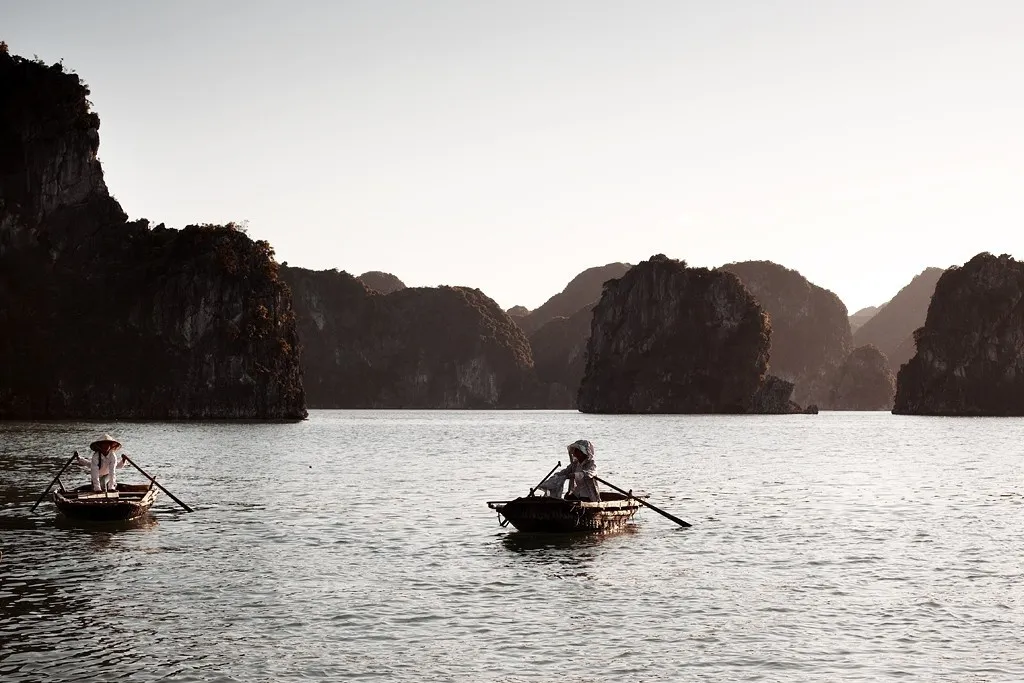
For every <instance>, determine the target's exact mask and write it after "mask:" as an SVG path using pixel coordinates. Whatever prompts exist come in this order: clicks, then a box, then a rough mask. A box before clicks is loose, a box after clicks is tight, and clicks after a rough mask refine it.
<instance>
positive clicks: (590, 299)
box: [517, 263, 630, 336]
mask: <svg viewBox="0 0 1024 683" xmlns="http://www.w3.org/2000/svg"><path fill="white" fill-rule="evenodd" d="M629 268H630V265H629V264H628V263H609V264H607V265H604V266H597V267H595V268H587V269H586V270H584V271H583V272H582V273H580V274H579V275H577V276H576V277H574V278H573V279H572V281H571V282H569V284H567V285H566V286H565V289H563V290H562V291H561V292H559V293H558V294H555V295H554V296H553V297H551V298H550V299H548V300H547V301H545V302H544V303H543V304H542V305H541V306H540V307H539V308H537V309H536V310H535V311H532V312H531V313H530V314H529V315H527V316H526V317H525V318H523V319H521V320H518V321H517V322H518V323H519V326H520V327H522V328H523V332H525V333H526V335H527V336H530V335H531V334H533V333H534V332H536V331H537V330H539V329H540V328H541V327H543V326H544V323H546V322H548V321H549V320H552V319H554V318H560V317H561V318H568V317H570V316H571V315H573V314H574V313H576V312H577V311H579V310H580V309H581V308H583V307H584V306H589V305H590V304H593V303H595V302H596V301H597V300H598V299H600V298H601V286H602V285H603V284H604V283H605V282H606V281H608V280H611V279H613V278H617V277H622V276H623V275H624V274H625V273H626V271H627V270H629Z"/></svg>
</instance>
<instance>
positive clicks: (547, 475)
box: [51, 460, 562, 498]
mask: <svg viewBox="0 0 1024 683" xmlns="http://www.w3.org/2000/svg"><path fill="white" fill-rule="evenodd" d="M561 466H562V461H561V460H559V461H558V464H557V465H555V466H554V467H552V468H551V472H554V471H555V470H557V469H558V468H559V467H561ZM551 472H548V473H547V474H545V475H544V478H543V479H541V480H540V484H543V483H544V482H546V481H547V480H548V477H550V476H551ZM540 484H537V485H536V486H534V487H533V488H532V489H530V495H528V496H527V498H533V492H534V491H536V490H537V489H538V488H540ZM51 486H52V484H51Z"/></svg>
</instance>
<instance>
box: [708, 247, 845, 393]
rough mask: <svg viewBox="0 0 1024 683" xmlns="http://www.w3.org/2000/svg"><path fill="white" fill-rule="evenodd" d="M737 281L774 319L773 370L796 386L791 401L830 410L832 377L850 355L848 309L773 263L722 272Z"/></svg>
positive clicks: (735, 265)
mask: <svg viewBox="0 0 1024 683" xmlns="http://www.w3.org/2000/svg"><path fill="white" fill-rule="evenodd" d="M721 269H722V270H725V271H728V272H730V273H733V274H734V275H736V276H737V277H738V278H739V279H740V281H741V282H743V285H744V286H745V287H746V288H747V290H748V291H750V293H751V294H753V295H754V298H755V299H757V301H758V303H760V304H761V306H762V307H763V308H764V310H765V311H766V312H767V313H768V316H769V318H770V319H771V329H772V343H771V352H770V358H769V368H770V370H771V373H772V374H773V375H776V376H778V377H780V378H782V379H785V380H788V381H790V382H792V383H793V384H794V385H795V387H794V389H793V400H794V401H796V402H797V403H800V404H807V403H813V404H816V405H821V406H826V405H828V402H829V396H830V391H831V388H832V381H833V377H834V376H835V373H836V371H837V370H838V369H839V367H840V366H841V365H842V364H843V362H844V361H845V360H846V358H847V356H849V355H850V350H851V348H852V337H851V334H850V323H849V319H848V318H847V312H846V305H845V304H843V302H842V301H840V300H839V297H837V296H836V295H835V294H833V293H832V292H830V291H829V290H827V289H823V288H821V287H819V286H817V285H815V284H813V283H811V282H809V281H808V280H807V279H806V278H805V277H804V276H802V275H801V274H800V273H798V272H797V271H795V270H790V269H788V268H784V267H783V266H780V265H778V264H776V263H772V262H771V261H745V262H743V263H730V264H728V265H725V266H722V268H721Z"/></svg>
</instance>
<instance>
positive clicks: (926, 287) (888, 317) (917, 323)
mask: <svg viewBox="0 0 1024 683" xmlns="http://www.w3.org/2000/svg"><path fill="white" fill-rule="evenodd" d="M943 272H944V271H943V270H942V268H926V269H925V270H923V271H922V272H921V273H919V274H918V275H917V276H916V277H915V278H914V279H913V280H911V281H910V284H908V285H907V286H906V287H904V288H903V289H901V290H900V291H899V293H898V294H897V295H896V296H894V297H893V298H892V299H890V300H889V302H888V303H886V304H885V305H884V306H882V307H881V308H880V310H879V311H878V312H877V313H875V315H874V316H872V317H871V319H870V320H868V321H867V322H865V323H864V324H863V325H861V326H860V327H859V328H857V331H856V332H854V334H853V345H854V346H858V347H859V346H865V345H867V344H873V345H874V346H876V347H878V350H879V351H881V352H882V353H884V354H885V357H886V358H888V359H889V367H891V368H892V369H893V372H898V371H899V368H900V366H901V365H903V364H904V363H906V362H907V361H908V360H910V357H911V356H912V355H913V354H914V345H913V340H912V335H913V333H914V330H916V329H917V328H918V327H921V325H923V324H924V319H925V316H926V315H927V313H928V304H929V303H931V300H932V293H934V292H935V283H936V282H938V281H939V277H940V276H941V275H942V273H943Z"/></svg>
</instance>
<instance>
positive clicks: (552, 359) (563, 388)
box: [530, 305, 594, 408]
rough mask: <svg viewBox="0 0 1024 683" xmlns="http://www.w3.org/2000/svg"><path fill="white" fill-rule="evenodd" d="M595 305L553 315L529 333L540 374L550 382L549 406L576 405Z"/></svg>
mask: <svg viewBox="0 0 1024 683" xmlns="http://www.w3.org/2000/svg"><path fill="white" fill-rule="evenodd" d="M593 308H594V307H593V305H590V306H584V307H583V308H582V309H581V310H579V311H577V312H576V313H574V314H572V315H571V316H569V317H568V318H562V317H559V318H554V319H552V320H549V321H548V322H546V323H544V325H543V326H542V327H541V328H540V329H539V330H537V331H536V332H534V333H533V334H532V335H530V348H531V349H532V350H533V363H534V366H535V367H536V368H537V377H538V378H539V379H540V381H542V382H544V383H546V384H547V385H548V396H549V400H548V403H547V406H546V407H548V408H575V407H576V394H577V392H578V391H579V388H580V381H582V379H583V372H584V370H585V369H586V353H587V340H588V339H590V322H591V320H592V319H593V317H594V313H593Z"/></svg>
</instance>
